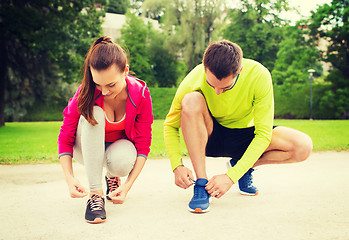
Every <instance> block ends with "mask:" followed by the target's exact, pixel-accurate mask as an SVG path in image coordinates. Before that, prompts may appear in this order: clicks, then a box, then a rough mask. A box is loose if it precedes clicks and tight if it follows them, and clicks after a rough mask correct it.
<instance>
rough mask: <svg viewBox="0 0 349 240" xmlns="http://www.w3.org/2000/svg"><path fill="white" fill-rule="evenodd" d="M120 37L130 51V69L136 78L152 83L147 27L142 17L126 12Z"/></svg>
mask: <svg viewBox="0 0 349 240" xmlns="http://www.w3.org/2000/svg"><path fill="white" fill-rule="evenodd" d="M121 39H122V40H123V41H124V43H125V45H126V46H125V47H126V49H127V50H128V51H129V53H130V59H129V62H130V70H131V71H132V72H134V73H135V75H136V76H137V77H138V78H141V79H143V80H145V81H147V82H148V83H150V84H154V83H153V82H152V81H153V79H154V76H153V71H152V66H151V63H150V55H149V51H148V44H149V41H148V27H147V25H146V24H145V23H144V21H143V19H141V18H140V17H137V16H136V15H134V14H132V13H130V12H129V13H127V14H126V24H125V25H124V26H123V28H122V29H121Z"/></svg>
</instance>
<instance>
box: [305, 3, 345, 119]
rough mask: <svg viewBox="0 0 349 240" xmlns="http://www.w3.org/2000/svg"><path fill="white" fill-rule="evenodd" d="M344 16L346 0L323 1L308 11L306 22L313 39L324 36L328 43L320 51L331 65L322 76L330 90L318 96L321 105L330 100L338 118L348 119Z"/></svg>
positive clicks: (323, 105) (325, 105)
mask: <svg viewBox="0 0 349 240" xmlns="http://www.w3.org/2000/svg"><path fill="white" fill-rule="evenodd" d="M348 18H349V1H348V0H332V2H331V4H324V5H322V6H320V7H318V9H317V10H316V11H315V12H313V13H312V15H311V17H310V24H309V28H310V30H311V32H310V34H311V36H312V37H313V38H314V39H315V40H318V41H319V40H320V39H325V40H326V41H327V42H328V46H327V51H323V52H322V60H323V61H325V62H329V63H331V65H332V68H331V69H330V71H329V74H328V75H327V76H326V78H325V80H326V81H327V82H329V83H331V89H329V90H328V91H327V92H325V94H324V98H323V99H321V103H322V107H327V109H328V104H329V102H331V103H332V105H333V106H335V107H334V108H333V109H334V112H335V113H336V117H340V118H349V102H348V101H347V100H348V99H349V48H348V40H349V23H348ZM325 97H327V98H326V99H325ZM324 109H326V108H324Z"/></svg>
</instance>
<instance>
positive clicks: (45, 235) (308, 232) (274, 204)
mask: <svg viewBox="0 0 349 240" xmlns="http://www.w3.org/2000/svg"><path fill="white" fill-rule="evenodd" d="M226 161H227V159H224V158H215V159H214V158H209V159H207V169H208V174H209V177H212V176H213V175H216V174H220V173H224V172H225V171H226V168H225V166H226V165H225V163H226ZM184 163H185V165H187V166H191V165H190V163H189V160H188V159H185V160H184ZM74 169H75V175H76V176H77V177H78V178H79V179H80V181H81V182H82V183H84V184H85V185H86V186H87V184H86V183H87V180H86V176H85V173H84V167H83V166H81V165H79V164H76V163H74ZM348 170H349V152H321V153H313V154H312V155H311V156H310V158H309V159H308V160H307V161H304V162H302V163H298V164H286V165H269V166H261V167H259V168H257V170H256V171H255V172H254V183H255V185H256V186H257V187H258V188H259V195H258V196H256V197H247V196H242V195H240V194H239V193H238V191H237V186H235V185H234V186H233V187H232V188H231V189H230V191H229V192H228V193H227V194H226V195H224V196H223V197H222V198H221V199H213V201H212V203H211V207H210V208H211V211H210V212H209V213H206V214H192V213H190V212H189V211H188V210H187V204H188V202H189V200H190V198H191V197H192V191H193V189H192V188H190V189H187V190H183V189H180V188H178V187H176V186H175V185H174V181H173V174H172V172H171V169H170V163H169V160H168V159H156V160H153V159H150V160H148V161H147V163H146V166H145V168H144V170H143V171H142V173H141V175H140V176H139V178H138V179H137V181H136V183H135V184H134V186H133V188H132V189H131V191H130V192H129V194H128V196H127V199H126V202H125V203H124V204H123V205H113V204H112V203H109V202H107V203H106V211H107V221H106V222H105V223H102V224H96V225H92V224H88V223H86V222H85V221H84V213H85V204H86V201H87V198H84V199H71V198H70V197H69V194H68V189H67V186H66V183H65V181H64V178H63V173H62V170H61V167H60V165H59V164H47V165H21V166H0V188H1V200H0V201H1V207H0V216H1V217H0V239H1V240H5V239H6V240H7V239H45V240H47V239H53V240H55V239H64V240H66V239H105V240H108V239H121V240H122V239H142V240H143V239H152V240H153V239H176V240H177V239H193V240H194V239H195V240H198V239H200V240H205V239H234V240H239V239H244V240H249V239H267V240H273V239H277V240H280V239H282V240H291V239H292V240H295V239H296V240H302V239H307V240H308V239H314V240H322V239H323V240H329V239H336V240H348V239H349V175H348Z"/></svg>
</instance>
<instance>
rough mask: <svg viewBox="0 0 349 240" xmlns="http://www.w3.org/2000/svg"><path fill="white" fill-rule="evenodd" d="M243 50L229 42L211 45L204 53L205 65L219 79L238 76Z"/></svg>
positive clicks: (224, 41)
mask: <svg viewBox="0 0 349 240" xmlns="http://www.w3.org/2000/svg"><path fill="white" fill-rule="evenodd" d="M242 57H243V53H242V50H241V48H240V46H239V45H237V44H236V43H233V42H230V41H228V40H223V41H219V42H213V43H211V44H210V45H209V46H208V47H207V48H206V51H205V53H204V58H203V63H204V66H205V69H209V70H210V71H211V72H212V73H213V74H214V75H215V76H216V78H217V79H219V80H221V79H223V78H226V77H228V76H230V75H237V73H238V71H239V70H240V69H241V60H242Z"/></svg>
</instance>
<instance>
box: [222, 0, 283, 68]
mask: <svg viewBox="0 0 349 240" xmlns="http://www.w3.org/2000/svg"><path fill="white" fill-rule="evenodd" d="M241 3H242V7H241V8H238V9H231V10H230V11H229V12H228V16H227V20H229V21H230V23H229V24H228V25H227V26H226V27H225V28H224V29H223V36H224V38H226V39H228V40H230V41H233V42H236V43H237V44H239V45H240V46H241V48H242V50H243V52H244V56H245V57H246V58H251V59H254V60H256V61H258V62H260V63H262V64H263V65H264V66H266V67H267V68H268V69H269V70H270V71H272V70H273V68H274V63H275V60H276V58H277V56H276V54H277V52H278V51H279V43H280V42H281V41H282V40H283V28H282V26H284V24H285V23H287V22H286V21H284V20H282V19H281V18H280V17H279V15H280V12H281V11H283V10H288V5H287V1H286V0H275V1H269V0H253V1H248V0H241Z"/></svg>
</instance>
